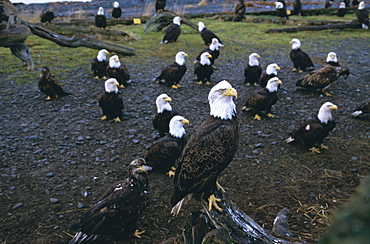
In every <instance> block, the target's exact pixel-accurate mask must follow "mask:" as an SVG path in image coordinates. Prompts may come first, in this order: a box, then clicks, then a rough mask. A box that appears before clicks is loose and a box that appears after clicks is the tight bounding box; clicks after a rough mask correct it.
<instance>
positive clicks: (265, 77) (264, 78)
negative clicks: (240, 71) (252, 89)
mask: <svg viewBox="0 0 370 244" xmlns="http://www.w3.org/2000/svg"><path fill="white" fill-rule="evenodd" d="M278 70H280V67H279V66H278V65H277V64H276V63H272V64H269V65H267V67H266V71H265V72H263V73H262V75H261V77H260V79H259V81H258V83H259V84H260V86H261V87H266V85H267V82H268V81H269V80H270V79H271V78H274V77H277V75H278Z"/></svg>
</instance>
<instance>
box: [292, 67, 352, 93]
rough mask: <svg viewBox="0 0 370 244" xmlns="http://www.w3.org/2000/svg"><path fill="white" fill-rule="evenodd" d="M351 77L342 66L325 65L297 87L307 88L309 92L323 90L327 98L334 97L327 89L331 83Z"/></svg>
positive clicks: (300, 81)
mask: <svg viewBox="0 0 370 244" xmlns="http://www.w3.org/2000/svg"><path fill="white" fill-rule="evenodd" d="M348 75H349V69H348V68H346V67H341V66H332V65H325V66H323V67H321V68H320V69H317V70H314V71H311V72H310V73H309V74H307V75H305V76H304V77H303V79H300V80H298V81H297V82H296V86H298V87H302V88H305V89H307V90H309V91H316V90H321V92H322V93H324V94H325V95H326V96H332V94H330V93H329V92H327V89H329V87H330V85H331V83H333V82H334V81H336V80H338V78H339V77H340V76H343V77H344V78H345V79H346V78H347V77H348Z"/></svg>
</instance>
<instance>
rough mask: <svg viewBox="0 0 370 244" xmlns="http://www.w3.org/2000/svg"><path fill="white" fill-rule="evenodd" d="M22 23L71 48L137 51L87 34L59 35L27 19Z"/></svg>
mask: <svg viewBox="0 0 370 244" xmlns="http://www.w3.org/2000/svg"><path fill="white" fill-rule="evenodd" d="M22 23H24V25H27V26H28V27H29V28H30V29H31V31H32V33H33V34H35V35H37V36H40V37H42V38H45V39H48V40H50V41H53V42H55V43H57V44H58V45H60V46H62V47H71V48H76V47H88V48H92V49H97V50H100V49H107V50H108V51H110V52H115V53H119V54H122V55H126V56H132V55H135V52H136V51H135V49H132V48H128V47H125V46H121V45H117V44H113V43H108V42H104V41H100V40H96V39H95V38H92V37H90V36H87V35H83V34H78V33H76V34H75V35H74V36H72V37H69V38H68V37H65V36H62V35H59V34H58V33H55V32H53V31H51V30H48V29H46V28H44V27H41V26H38V25H34V24H31V23H29V22H27V21H22Z"/></svg>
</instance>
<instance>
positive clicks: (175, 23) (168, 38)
mask: <svg viewBox="0 0 370 244" xmlns="http://www.w3.org/2000/svg"><path fill="white" fill-rule="evenodd" d="M180 21H181V18H180V16H176V17H174V18H173V19H172V23H171V24H170V25H169V26H168V27H167V29H166V31H165V35H164V37H163V39H162V41H161V44H167V43H169V42H176V41H177V38H179V36H180V34H181V27H180V25H181V23H180Z"/></svg>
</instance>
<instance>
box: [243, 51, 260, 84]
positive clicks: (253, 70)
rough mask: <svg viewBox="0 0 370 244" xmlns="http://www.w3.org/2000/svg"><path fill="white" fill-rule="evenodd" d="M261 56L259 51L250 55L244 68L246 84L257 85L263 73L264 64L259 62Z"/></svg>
mask: <svg viewBox="0 0 370 244" xmlns="http://www.w3.org/2000/svg"><path fill="white" fill-rule="evenodd" d="M260 57H261V56H260V55H258V54H257V53H252V54H251V55H249V61H248V63H247V65H246V66H245V68H244V85H245V86H249V85H257V84H258V81H259V79H260V77H261V75H262V66H261V64H260V63H259V62H258V58H260Z"/></svg>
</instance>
